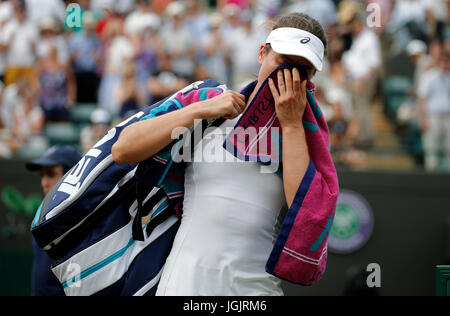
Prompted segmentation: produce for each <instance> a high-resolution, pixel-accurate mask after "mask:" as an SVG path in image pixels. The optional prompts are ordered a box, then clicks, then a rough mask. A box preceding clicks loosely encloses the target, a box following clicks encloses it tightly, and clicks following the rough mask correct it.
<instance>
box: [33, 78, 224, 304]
mask: <svg viewBox="0 0 450 316" xmlns="http://www.w3.org/2000/svg"><path fill="white" fill-rule="evenodd" d="M218 86H219V83H217V82H216V81H214V80H207V81H199V82H196V83H194V84H192V85H190V86H188V87H186V88H184V89H182V90H181V91H179V92H177V93H175V94H174V95H172V96H171V97H168V98H166V99H164V100H162V101H161V102H159V103H157V104H155V105H153V106H150V107H148V108H146V109H145V110H143V111H141V112H139V113H137V114H136V115H134V116H132V117H130V118H129V119H127V120H126V121H124V122H122V123H120V124H119V125H117V126H116V127H114V128H112V129H111V130H110V131H109V132H108V133H107V134H106V135H105V136H104V137H103V138H102V139H101V140H100V141H99V142H98V143H97V144H95V146H94V147H93V148H92V149H91V150H89V152H87V153H86V154H85V156H84V157H83V158H82V159H81V160H80V161H79V163H78V164H77V165H76V166H74V167H73V168H72V169H71V170H70V171H69V172H68V173H67V174H65V175H64V177H63V178H62V179H61V180H60V181H59V182H58V184H56V185H55V187H54V188H53V189H52V190H51V192H50V193H49V194H48V195H47V196H46V197H45V199H44V201H43V202H42V204H41V206H40V207H39V209H38V212H37V214H36V216H35V219H34V221H33V224H32V228H31V231H32V234H33V237H34V239H35V241H36V243H37V244H38V245H39V247H41V248H42V249H44V250H45V251H46V253H47V254H48V255H49V256H50V258H52V260H53V265H52V267H51V269H52V272H53V273H54V274H55V276H56V277H57V278H58V280H59V281H60V282H61V285H62V287H63V288H64V292H65V294H66V295H83V296H85V295H115V296H117V295H127V296H128V295H154V294H155V292H156V287H157V284H158V282H159V279H160V276H161V271H162V268H163V266H164V263H165V259H166V258H167V256H168V254H169V252H170V249H171V247H172V242H173V239H174V237H175V234H176V231H177V229H178V226H179V215H180V214H181V206H182V201H183V195H182V194H177V193H178V192H183V185H184V184H183V183H182V181H177V179H180V178H182V177H177V174H176V173H177V170H183V169H182V168H181V169H180V168H177V164H174V163H173V161H172V160H171V151H170V146H168V147H167V148H166V149H164V150H162V151H161V152H160V153H158V154H157V155H155V156H154V157H152V158H150V159H148V160H147V161H145V162H143V163H140V164H117V163H115V162H114V160H113V158H112V155H111V147H112V145H113V144H114V143H115V142H116V141H117V139H118V138H119V135H120V133H121V132H122V130H123V129H124V128H125V127H127V126H129V125H131V124H133V123H135V122H138V121H140V120H141V119H142V118H145V117H148V116H149V115H150V116H151V117H153V116H157V115H162V114H165V113H168V112H170V111H173V110H176V109H179V108H181V107H182V106H183V104H180V100H179V99H178V98H177V96H179V95H180V93H182V95H183V96H187V95H189V94H190V93H191V92H193V91H196V90H199V89H203V88H210V87H218ZM221 87H222V88H223V86H221ZM212 124H214V125H215V124H218V122H214V121H208V122H206V121H205V122H203V124H202V128H203V129H204V128H207V127H208V126H209V125H212ZM149 173H150V174H152V177H145V179H144V177H142V176H141V177H139V175H140V174H142V175H144V174H146V175H147V174H149ZM154 175H156V176H154ZM152 181H153V182H152ZM74 265H76V266H77V273H75V275H74V269H73V266H74Z"/></svg>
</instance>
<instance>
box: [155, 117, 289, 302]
mask: <svg viewBox="0 0 450 316" xmlns="http://www.w3.org/2000/svg"><path fill="white" fill-rule="evenodd" d="M238 119H239V117H238V118H236V119H234V120H227V121H225V123H223V124H222V125H221V126H220V127H219V128H216V129H215V130H214V131H212V132H211V133H208V134H207V135H206V136H205V137H204V138H203V140H202V143H201V145H197V146H196V147H195V148H194V162H192V163H189V164H188V166H187V168H186V171H185V198H184V210H183V218H182V221H181V226H180V228H179V230H178V232H177V235H176V237H175V241H174V244H173V248H172V250H171V253H170V255H169V257H168V258H167V262H166V264H165V267H164V269H163V272H162V276H161V281H160V283H159V286H158V290H157V293H156V295H169V296H175V295H185V296H231V295H233V296H234V295H240V296H254V295H283V291H282V290H281V287H280V283H281V282H280V280H279V279H277V278H276V277H274V276H272V275H270V274H268V273H267V272H265V264H266V262H267V259H268V258H269V256H270V253H271V250H272V248H273V243H274V241H275V238H276V236H277V233H278V231H279V226H280V219H279V218H281V217H282V216H283V214H284V213H285V211H286V208H285V207H284V205H285V196H284V190H283V182H282V179H281V178H280V177H279V176H278V175H276V174H274V173H263V172H261V168H262V166H261V164H259V163H256V162H243V161H237V158H235V157H234V156H232V155H231V154H230V153H228V152H227V151H226V150H225V149H223V147H222V143H223V141H224V139H225V137H226V134H227V131H229V129H230V128H232V127H233V126H234V125H235V124H236V122H237V120H238ZM227 128H228V129H227ZM202 154H203V157H202ZM200 160H201V161H200ZM224 160H225V161H233V162H223V161H224Z"/></svg>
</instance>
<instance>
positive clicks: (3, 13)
mask: <svg viewBox="0 0 450 316" xmlns="http://www.w3.org/2000/svg"><path fill="white" fill-rule="evenodd" d="M12 15H13V7H12V5H11V2H10V1H2V2H0V34H2V32H3V28H4V26H5V24H6V23H7V22H8V21H9V19H10V18H11V16H12ZM1 40H2V39H1V36H0V81H1V82H4V80H5V67H6V60H5V54H4V52H2V49H1V44H2V43H1Z"/></svg>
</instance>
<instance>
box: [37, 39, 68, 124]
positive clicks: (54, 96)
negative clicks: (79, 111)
mask: <svg viewBox="0 0 450 316" xmlns="http://www.w3.org/2000/svg"><path fill="white" fill-rule="evenodd" d="M36 73H37V78H38V80H39V99H40V104H41V107H42V109H43V110H44V113H45V119H46V121H47V122H49V121H66V120H67V119H68V116H69V108H70V107H72V106H74V104H75V101H76V81H75V78H74V76H73V72H72V69H71V68H70V67H69V66H68V65H64V64H61V63H60V62H59V60H58V51H57V48H56V47H55V46H52V47H51V48H50V51H49V53H48V55H47V56H46V57H45V58H43V59H41V60H40V61H39V64H38V66H37V69H36Z"/></svg>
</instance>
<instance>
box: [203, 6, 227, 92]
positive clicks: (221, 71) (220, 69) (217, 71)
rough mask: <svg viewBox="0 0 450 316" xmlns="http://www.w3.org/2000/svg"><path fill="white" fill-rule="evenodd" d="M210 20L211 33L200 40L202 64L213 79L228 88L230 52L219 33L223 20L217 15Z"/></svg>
mask: <svg viewBox="0 0 450 316" xmlns="http://www.w3.org/2000/svg"><path fill="white" fill-rule="evenodd" d="M210 19H211V21H210V23H211V31H210V32H209V34H208V35H206V36H205V37H204V38H203V39H202V46H203V48H202V50H203V52H204V55H205V58H204V63H205V65H206V66H207V67H208V71H209V73H210V75H211V77H212V78H213V79H216V80H217V81H219V82H220V83H225V84H227V85H229V86H230V85H231V78H229V76H227V75H228V72H227V67H228V65H229V64H230V62H231V60H230V51H229V49H228V47H227V45H226V44H225V39H224V38H223V36H222V33H221V31H220V25H221V23H222V21H223V19H222V17H221V16H220V15H219V14H214V15H212V16H211V18H210Z"/></svg>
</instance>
